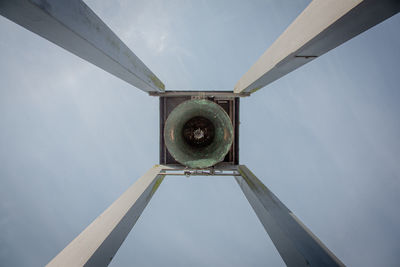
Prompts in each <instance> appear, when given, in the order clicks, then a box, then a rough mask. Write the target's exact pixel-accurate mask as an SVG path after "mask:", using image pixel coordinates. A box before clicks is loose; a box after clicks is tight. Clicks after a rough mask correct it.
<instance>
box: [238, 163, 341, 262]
mask: <svg viewBox="0 0 400 267" xmlns="http://www.w3.org/2000/svg"><path fill="white" fill-rule="evenodd" d="M238 171H239V173H240V174H241V176H235V179H236V181H237V182H238V184H239V186H240V188H241V189H242V191H243V193H244V194H245V196H246V198H247V200H248V201H249V202H250V205H251V206H252V207H253V209H254V211H255V212H256V214H257V217H258V218H259V219H260V221H261V223H262V225H263V226H264V228H265V230H266V231H267V233H268V235H269V236H270V238H271V240H272V242H273V243H274V245H275V247H276V248H277V250H278V252H279V254H280V255H281V257H282V259H283V261H284V262H285V263H286V265H287V266H294V267H298V266H344V264H343V263H342V262H341V261H340V260H339V259H338V258H337V257H336V256H335V255H334V254H333V253H332V252H331V251H330V250H329V249H328V248H327V247H326V246H325V245H324V244H323V243H322V242H321V241H320V240H319V239H318V238H317V237H316V236H315V235H314V234H313V233H312V232H311V231H310V230H309V229H308V228H307V227H306V226H305V225H304V224H303V223H302V222H301V221H300V220H299V219H298V218H297V217H296V216H295V215H294V214H293V213H292V212H291V211H290V210H289V209H288V208H287V207H286V206H285V205H284V204H283V203H282V202H281V201H280V200H279V199H278V198H277V197H276V196H275V195H274V194H273V193H272V192H271V191H270V190H269V189H268V188H267V187H266V186H265V185H264V184H263V183H262V182H261V181H260V180H259V179H258V178H257V177H256V176H255V175H254V174H253V173H252V172H251V171H250V170H249V169H248V168H247V167H246V166H244V165H239V166H238Z"/></svg>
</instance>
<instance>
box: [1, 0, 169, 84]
mask: <svg viewBox="0 0 400 267" xmlns="http://www.w3.org/2000/svg"><path fill="white" fill-rule="evenodd" d="M0 15H3V16H4V17H6V18H8V19H9V20H11V21H13V22H15V23H17V24H19V25H21V26H22V27H24V28H26V29H28V30H30V31H32V32H34V33H36V34H38V35H40V36H42V37H43V38H45V39H47V40H49V41H50V42H53V43H55V44H56V45H59V46H61V47H62V48H64V49H66V50H68V51H69V52H71V53H73V54H75V55H77V56H78V57H81V58H83V59H85V60H87V61H89V62H90V63H92V64H94V65H96V66H98V67H99V68H102V69H103V70H105V71H107V72H109V73H111V74H113V75H115V76H117V77H118V78H120V79H122V80H124V81H126V82H128V83H130V84H132V85H133V86H135V87H137V88H139V89H141V90H143V91H145V92H162V91H164V84H163V83H162V82H161V81H160V80H159V79H158V78H157V77H156V76H155V75H154V73H153V72H151V70H150V69H149V68H147V67H146V65H145V64H144V63H143V62H142V61H141V60H140V59H139V58H138V57H137V56H136V55H135V54H134V53H133V52H132V51H131V50H130V49H129V48H128V47H127V46H126V45H125V44H124V43H123V42H122V41H121V40H120V39H119V38H118V36H116V35H115V34H114V33H113V32H112V31H111V29H110V28H109V27H108V26H107V25H106V24H105V23H104V22H103V21H102V20H101V19H100V18H99V17H98V16H97V15H96V14H95V13H94V12H93V11H92V10H91V9H90V8H89V7H88V6H87V5H86V4H85V3H84V2H83V1H81V0H52V1H43V0H2V1H0Z"/></svg>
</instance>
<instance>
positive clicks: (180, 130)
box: [164, 99, 233, 168]
mask: <svg viewBox="0 0 400 267" xmlns="http://www.w3.org/2000/svg"><path fill="white" fill-rule="evenodd" d="M164 140H165V145H166V146H167V149H168V151H169V153H170V154H171V155H172V157H173V158H174V159H175V160H176V161H178V162H179V163H181V164H182V165H184V166H187V167H190V168H207V167H210V166H213V165H215V164H217V163H218V162H221V161H223V160H224V158H225V155H226V154H227V153H228V152H229V150H230V148H231V145H232V141H233V127H232V122H231V119H230V118H229V116H228V114H227V113H226V112H225V111H224V110H223V109H222V107H220V106H219V105H217V104H216V103H214V102H212V101H209V100H205V99H198V100H188V101H185V102H183V103H181V104H180V105H178V106H177V107H176V108H175V109H174V110H173V111H172V112H171V113H170V114H169V116H168V119H167V121H166V122H165V127H164Z"/></svg>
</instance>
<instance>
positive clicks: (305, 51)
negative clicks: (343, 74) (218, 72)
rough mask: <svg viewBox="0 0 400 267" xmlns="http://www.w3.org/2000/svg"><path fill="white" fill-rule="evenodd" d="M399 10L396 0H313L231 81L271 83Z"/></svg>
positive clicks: (249, 88)
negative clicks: (245, 71) (250, 65)
mask: <svg viewBox="0 0 400 267" xmlns="http://www.w3.org/2000/svg"><path fill="white" fill-rule="evenodd" d="M399 11H400V1H398V0H313V1H312V2H311V3H310V4H309V5H308V7H307V8H306V9H305V10H304V11H303V12H302V13H301V14H300V15H299V16H298V17H297V18H296V20H295V21H294V22H293V23H292V24H291V25H290V26H289V27H288V28H287V29H286V30H285V32H284V33H283V34H282V35H281V36H280V37H279V38H278V39H277V40H276V41H275V42H274V43H273V44H272V45H271V46H270V47H269V48H268V49H267V50H266V51H265V52H264V54H263V55H262V56H261V57H260V58H259V59H258V61H257V62H256V63H255V64H254V65H253V66H252V67H251V68H250V69H249V71H248V72H247V73H246V74H245V75H244V76H243V77H242V78H241V79H240V80H239V81H238V82H237V84H236V85H235V89H234V92H235V93H244V92H250V93H253V92H255V91H257V90H258V89H261V88H262V87H264V86H266V85H267V84H270V83H272V82H273V81H275V80H277V79H279V78H280V77H282V76H284V75H286V74H288V73H289V72H291V71H293V70H295V69H297V68H298V67H300V66H302V65H304V64H306V63H308V62H310V61H311V60H313V59H315V58H317V57H319V56H321V55H322V54H324V53H326V52H328V51H329V50H331V49H333V48H335V47H337V46H339V45H341V44H342V43H344V42H346V41H348V40H349V39H351V38H353V37H355V36H357V35H358V34H360V33H362V32H364V31H366V30H368V29H369V28H371V27H373V26H375V25H376V24H378V23H380V22H382V21H384V20H385V19H387V18H389V17H391V16H393V15H395V14H396V13H398V12H399Z"/></svg>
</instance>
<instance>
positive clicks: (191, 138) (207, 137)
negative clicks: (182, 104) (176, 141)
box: [182, 116, 215, 148]
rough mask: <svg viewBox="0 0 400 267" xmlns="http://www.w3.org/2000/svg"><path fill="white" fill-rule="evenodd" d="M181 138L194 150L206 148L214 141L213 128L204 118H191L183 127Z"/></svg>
mask: <svg viewBox="0 0 400 267" xmlns="http://www.w3.org/2000/svg"><path fill="white" fill-rule="evenodd" d="M182 136H183V139H184V140H185V142H186V144H188V145H189V146H192V147H196V148H201V147H206V146H208V145H210V144H211V143H212V141H213V140H214V136H215V127H214V124H213V123H212V122H211V121H210V120H209V119H207V118H205V117H201V116H197V117H193V118H191V119H189V120H188V121H187V122H186V123H185V124H184V125H183V128H182Z"/></svg>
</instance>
